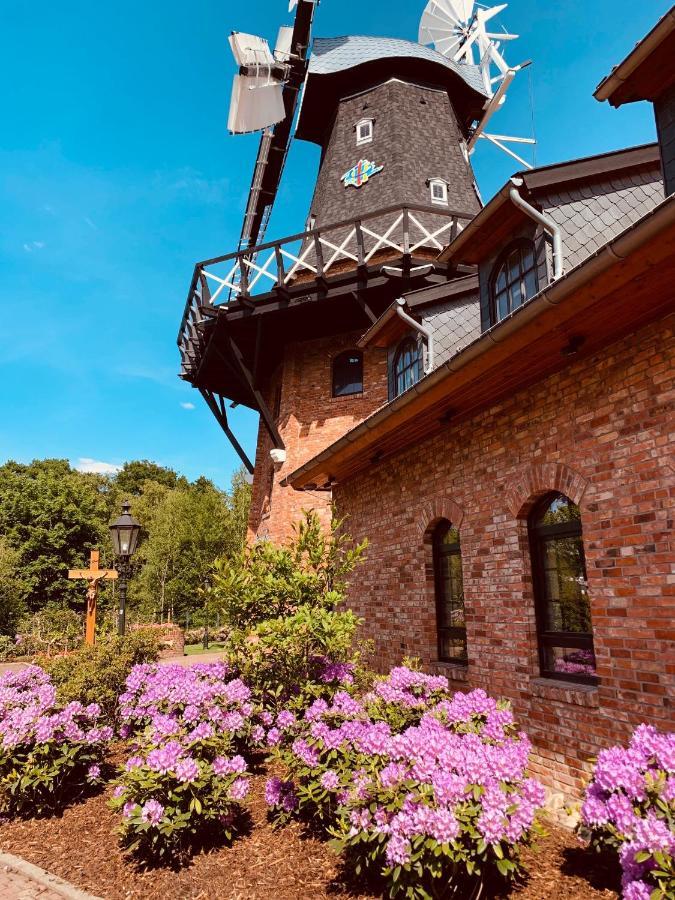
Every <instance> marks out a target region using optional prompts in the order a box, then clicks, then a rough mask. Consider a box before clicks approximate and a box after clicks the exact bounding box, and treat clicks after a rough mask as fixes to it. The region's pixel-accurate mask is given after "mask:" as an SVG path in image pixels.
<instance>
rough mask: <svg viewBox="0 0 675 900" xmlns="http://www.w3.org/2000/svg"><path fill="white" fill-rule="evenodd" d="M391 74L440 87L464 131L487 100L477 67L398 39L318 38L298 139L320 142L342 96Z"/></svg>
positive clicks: (307, 83) (384, 79)
mask: <svg viewBox="0 0 675 900" xmlns="http://www.w3.org/2000/svg"><path fill="white" fill-rule="evenodd" d="M389 78H401V79H403V80H407V81H411V82H414V83H418V84H424V85H429V86H432V87H440V88H444V89H445V90H447V91H448V92H449V93H451V94H452V100H453V106H454V107H455V112H456V114H457V117H458V119H459V121H460V124H461V125H462V127H463V128H464V131H465V132H466V133H467V134H468V129H469V127H470V125H471V124H472V123H473V122H474V121H475V120H476V119H478V118H479V117H480V115H481V112H482V110H483V107H484V106H485V102H486V100H487V99H488V95H487V92H486V90H485V85H484V83H483V78H482V75H481V71H480V68H479V67H478V66H473V65H469V64H466V63H456V62H454V61H453V60H451V59H448V58H447V57H445V56H443V54H442V53H438V51H436V50H432V49H431V48H430V47H425V46H424V45H423V44H418V43H416V42H415V41H405V40H401V39H399V38H389V37H372V36H367V35H345V36H342V37H335V38H317V39H316V40H315V41H314V45H313V50H312V55H311V57H310V60H309V67H308V72H307V81H306V84H305V93H304V97H303V101H302V107H301V109H300V116H299V118H298V125H297V129H296V137H298V138H299V139H300V140H307V141H314V142H315V143H319V144H320V143H322V139H323V136H324V134H325V131H326V129H327V127H328V126H329V125H330V122H331V121H332V118H333V116H334V114H335V109H336V107H337V103H338V102H339V100H340V99H341V98H342V97H347V96H350V95H353V94H357V93H359V92H360V91H364V90H368V89H369V88H370V87H374V86H375V85H376V84H381V83H382V82H383V81H386V80H387V79H389Z"/></svg>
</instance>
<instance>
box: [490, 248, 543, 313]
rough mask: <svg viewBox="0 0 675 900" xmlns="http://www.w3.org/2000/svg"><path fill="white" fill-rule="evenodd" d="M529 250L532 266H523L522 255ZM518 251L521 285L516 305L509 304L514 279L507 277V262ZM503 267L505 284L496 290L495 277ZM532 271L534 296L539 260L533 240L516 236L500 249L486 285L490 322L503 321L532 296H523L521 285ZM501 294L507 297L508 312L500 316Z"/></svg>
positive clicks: (537, 283) (496, 277)
mask: <svg viewBox="0 0 675 900" xmlns="http://www.w3.org/2000/svg"><path fill="white" fill-rule="evenodd" d="M528 250H529V251H530V252H531V253H532V266H531V267H530V268H525V265H524V256H525V252H526V251H528ZM515 251H518V252H519V254H520V259H519V266H518V269H519V277H518V281H519V282H520V285H521V301H520V303H519V304H518V305H517V306H512V305H511V297H510V292H511V288H512V287H513V285H515V284H516V281H515V280H514V281H511V280H510V277H509V267H508V262H509V258H510V256H511V255H512V254H513V253H514V252H515ZM502 269H504V271H505V278H506V286H505V288H504V289H503V290H501V291H498V290H497V279H498V278H499V275H500V273H501V271H502ZM530 273H532V275H533V276H534V293H533V294H532V297H534V296H536V295H537V294H538V293H539V261H538V259H537V248H536V245H535V243H534V241H533V240H531V239H530V238H525V237H523V238H518V240H515V241H512V242H511V243H510V244H509V245H508V246H507V247H505V248H504V250H502V252H501V253H500V254H499V256H498V257H497V259H496V260H495V263H494V265H493V266H492V270H491V272H490V280H489V285H488V290H489V294H490V316H491V318H492V324H493V325H496V324H497V323H498V322H503V321H504V319H507V318H508V317H509V316H510V315H511V314H512V313H513V312H514V311H515V310H516V309H520V307H521V306H524V305H525V304H526V303H527V302H528V301H529V300H531V299H532V297H528V296H525V299H522V298H523V292H522V286H523V284H524V281H525V278H526V277H527V276H528V275H529V274H530ZM501 294H505V295H506V298H507V302H508V305H509V309H508V312H507V313H506V314H505V315H503V316H500V315H499V303H498V300H497V298H498V296H499V295H501Z"/></svg>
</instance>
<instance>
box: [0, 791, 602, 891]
mask: <svg viewBox="0 0 675 900" xmlns="http://www.w3.org/2000/svg"><path fill="white" fill-rule="evenodd" d="M265 777H266V776H265V775H264V774H257V775H255V776H254V777H253V779H252V791H251V795H250V797H249V799H248V801H247V808H248V824H247V827H246V829H245V833H244V834H243V835H241V836H240V837H239V838H238V839H237V840H235V842H234V843H233V844H232V845H231V846H229V847H227V846H222V845H221V846H217V845H216V846H210V847H205V848H203V849H202V850H201V851H200V852H199V853H197V854H196V855H195V856H193V858H192V859H191V860H190V862H189V863H187V864H186V865H184V866H183V867H181V868H177V869H175V870H172V869H162V868H151V869H146V870H143V869H142V868H140V867H139V866H138V865H137V864H135V863H134V862H133V861H131V860H129V859H127V858H125V856H124V855H123V853H122V851H121V850H120V849H119V847H118V844H117V840H116V837H115V836H114V834H113V832H114V830H115V828H116V826H117V824H118V822H119V819H118V816H117V815H116V814H114V813H113V812H112V811H111V810H110V809H109V808H108V806H107V800H108V796H109V792H108V791H106V792H104V793H100V794H98V795H97V796H93V797H89V798H88V799H85V800H82V801H81V802H79V803H76V804H74V805H72V806H71V807H69V808H68V809H66V810H65V811H64V813H63V814H62V815H61V816H58V817H54V818H49V819H31V820H14V821H12V822H7V823H5V824H3V825H0V848H2V850H4V851H6V852H9V853H13V854H15V855H17V856H20V857H22V858H23V859H25V860H28V861H29V862H31V863H34V864H35V865H38V866H41V867H42V868H44V869H47V870H48V871H49V872H52V873H54V874H55V875H59V876H60V877H61V878H64V879H65V880H67V881H70V882H72V883H73V884H75V885H76V886H77V887H79V888H81V889H83V890H86V891H89V892H91V893H93V894H96V895H98V896H100V897H103V898H105V900H132V898H133V900H160V898H161V900H211V898H213V900H215V898H218V900H270V898H274V900H299V898H312V900H336V898H340V897H342V898H350V900H374V898H375V897H377V896H381V894H373V893H368V889H367V888H366V887H364V886H363V885H359V884H358V883H353V882H352V883H350V882H349V880H347V879H346V878H345V876H344V874H343V873H342V872H341V869H340V860H339V858H338V857H336V855H335V854H334V853H333V852H332V851H331V849H330V847H328V845H327V844H326V843H325V842H323V841H321V840H319V839H317V838H316V837H314V836H311V835H308V834H307V833H306V831H305V830H304V829H303V826H302V825H300V824H297V823H295V824H291V825H288V826H287V827H285V828H282V829H276V830H275V829H273V828H272V826H271V825H270V823H269V822H268V821H267V814H266V806H265V800H264V796H263V792H264V784H265ZM547 830H548V832H549V833H548V836H547V837H545V838H543V839H542V840H540V841H539V844H538V849H537V851H536V852H535V851H528V852H527V854H526V859H525V862H526V865H527V868H528V872H529V874H528V877H527V879H526V880H525V881H524V882H523V883H522V884H520V885H517V886H516V887H514V888H512V889H511V891H510V892H507V893H506V894H503V895H500V896H501V897H502V898H503V897H507V898H511V900H559V898H565V900H601V898H602V900H616V898H618V897H619V893H618V885H617V870H616V866H615V865H614V864H613V863H612V861H611V860H610V861H608V860H606V859H604V858H602V857H599V856H598V855H597V854H595V853H592V852H591V851H589V850H586V849H584V848H583V847H581V846H580V845H579V843H578V842H577V840H576V838H575V837H574V835H572V834H571V833H569V832H567V831H565V830H563V829H561V828H558V827H557V826H554V825H548V826H547ZM371 890H372V888H371ZM483 897H484V898H485V897H486V895H485V894H483Z"/></svg>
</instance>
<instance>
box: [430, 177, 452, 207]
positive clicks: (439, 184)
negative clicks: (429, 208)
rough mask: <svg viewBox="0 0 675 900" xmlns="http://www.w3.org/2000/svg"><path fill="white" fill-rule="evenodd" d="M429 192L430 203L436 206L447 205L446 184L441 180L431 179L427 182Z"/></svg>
mask: <svg viewBox="0 0 675 900" xmlns="http://www.w3.org/2000/svg"><path fill="white" fill-rule="evenodd" d="M429 191H430V192H431V202H432V203H434V204H436V206H447V205H448V182H447V181H443V179H442V178H432V179H431V180H430V181H429Z"/></svg>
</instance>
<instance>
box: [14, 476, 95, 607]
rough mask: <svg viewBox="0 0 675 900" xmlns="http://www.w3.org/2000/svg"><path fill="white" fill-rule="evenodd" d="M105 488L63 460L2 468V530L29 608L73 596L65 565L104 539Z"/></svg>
mask: <svg viewBox="0 0 675 900" xmlns="http://www.w3.org/2000/svg"><path fill="white" fill-rule="evenodd" d="M106 487H107V482H106V480H105V479H103V478H101V477H100V476H97V475H84V474H82V473H80V472H75V471H73V470H72V469H71V467H70V465H69V464H68V462H67V461H66V460H59V459H47V460H39V461H35V462H32V463H30V465H21V464H20V463H15V462H8V463H6V464H5V465H4V466H1V467H0V535H2V536H3V537H4V538H5V541H6V542H7V544H8V545H9V546H10V547H12V548H13V549H14V550H16V551H17V552H18V554H19V558H18V565H17V570H18V573H19V575H18V579H17V585H18V589H19V597H20V600H21V601H22V602H24V603H25V604H26V605H27V607H28V609H30V610H37V609H40V608H41V607H42V606H44V605H45V604H46V603H48V602H50V601H59V602H63V601H67V600H72V601H74V600H75V597H76V591H77V589H76V588H75V586H74V585H73V584H72V583H71V582H69V581H68V569H69V568H75V567H80V566H82V565H83V564H84V563H85V562H86V561H87V558H88V551H89V550H90V549H93V548H94V547H98V546H100V545H101V544H102V543H103V542H104V540H105V539H106V535H105V531H106V525H107V514H108V500H107V495H106ZM80 592H81V591H80Z"/></svg>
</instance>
